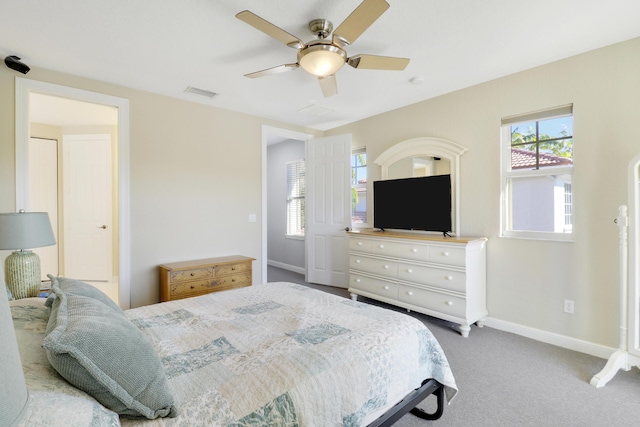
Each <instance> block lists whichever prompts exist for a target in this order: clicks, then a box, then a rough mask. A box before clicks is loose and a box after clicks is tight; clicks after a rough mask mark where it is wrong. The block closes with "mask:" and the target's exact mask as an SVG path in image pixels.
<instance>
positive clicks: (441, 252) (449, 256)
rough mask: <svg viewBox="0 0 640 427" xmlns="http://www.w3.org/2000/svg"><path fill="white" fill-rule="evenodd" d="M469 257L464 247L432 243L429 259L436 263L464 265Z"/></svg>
mask: <svg viewBox="0 0 640 427" xmlns="http://www.w3.org/2000/svg"><path fill="white" fill-rule="evenodd" d="M466 259H467V251H466V250H465V249H464V248H456V247H451V246H439V245H431V246H430V248H429V257H428V258H427V261H429V262H433V263H436V264H445V265H456V266H459V267H464V266H465V264H466Z"/></svg>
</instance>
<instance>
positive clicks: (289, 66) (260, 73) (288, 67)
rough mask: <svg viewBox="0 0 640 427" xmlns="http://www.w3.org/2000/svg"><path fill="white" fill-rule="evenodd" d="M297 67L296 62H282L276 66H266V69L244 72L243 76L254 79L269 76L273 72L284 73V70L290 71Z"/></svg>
mask: <svg viewBox="0 0 640 427" xmlns="http://www.w3.org/2000/svg"><path fill="white" fill-rule="evenodd" d="M296 68H298V64H283V65H278V66H277V67H272V68H267V69H266V70H260V71H256V72H254V73H249V74H245V75H244V76H245V77H249V78H252V79H255V78H256V77H264V76H271V75H273V74H279V73H284V72H285V71H291V70H295V69H296Z"/></svg>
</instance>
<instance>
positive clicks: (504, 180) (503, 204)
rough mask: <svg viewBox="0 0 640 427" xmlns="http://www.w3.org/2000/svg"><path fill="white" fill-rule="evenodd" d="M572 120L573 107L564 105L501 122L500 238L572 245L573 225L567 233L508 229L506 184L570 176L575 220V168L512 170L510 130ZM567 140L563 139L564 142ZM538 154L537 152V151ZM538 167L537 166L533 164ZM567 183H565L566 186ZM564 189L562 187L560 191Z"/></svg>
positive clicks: (509, 211) (509, 208)
mask: <svg viewBox="0 0 640 427" xmlns="http://www.w3.org/2000/svg"><path fill="white" fill-rule="evenodd" d="M567 116H571V117H572V122H573V123H575V121H574V116H573V104H569V105H564V106H561V107H556V108H553V109H548V110H541V111H536V112H533V113H529V114H522V115H517V116H511V117H507V118H503V119H502V122H501V126H500V152H501V156H500V237H506V238H517V239H529V240H548V241H557V242H573V241H574V238H575V228H574V227H573V223H572V226H571V231H569V232H552V231H530V230H513V229H511V228H510V227H511V211H512V210H511V200H510V188H509V182H510V180H511V179H518V178H529V177H552V176H554V177H555V176H559V175H569V176H570V177H571V182H570V185H571V190H572V191H571V202H572V204H571V213H570V215H571V218H572V220H574V219H575V183H574V182H573V175H574V164H573V162H572V164H571V166H544V167H538V168H537V169H516V170H512V169H511V148H512V143H511V126H513V125H516V124H518V123H526V122H532V121H535V122H536V128H538V125H539V124H538V122H540V121H545V120H549V119H554V118H560V117H567ZM574 136H575V132H574V131H573V130H572V135H571V137H572V138H574ZM564 139H566V138H564ZM546 141H547V140H538V141H535V142H536V143H542V142H546ZM536 153H537V151H536ZM572 160H573V156H572ZM536 163H537V162H536ZM566 184H567V183H565V185H566ZM563 188H564V187H563ZM562 210H563V215H564V213H565V212H566V203H563V205H562Z"/></svg>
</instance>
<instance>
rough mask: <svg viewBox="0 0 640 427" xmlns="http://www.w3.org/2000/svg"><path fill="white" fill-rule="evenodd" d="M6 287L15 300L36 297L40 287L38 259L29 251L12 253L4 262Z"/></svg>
mask: <svg viewBox="0 0 640 427" xmlns="http://www.w3.org/2000/svg"><path fill="white" fill-rule="evenodd" d="M4 274H5V280H6V282H7V286H8V287H9V289H10V290H11V293H13V297H14V298H15V299H20V298H29V297H37V296H38V292H39V291H40V286H41V285H42V280H41V276H40V257H38V255H37V254H36V253H34V252H31V251H14V252H12V253H11V255H9V256H8V257H7V259H6V260H5V261H4Z"/></svg>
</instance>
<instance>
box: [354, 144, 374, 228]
mask: <svg viewBox="0 0 640 427" xmlns="http://www.w3.org/2000/svg"><path fill="white" fill-rule="evenodd" d="M359 154H364V155H365V156H366V157H365V159H366V164H365V165H364V166H359V167H360V168H364V169H365V171H366V172H367V182H366V183H364V184H358V183H354V182H353V180H352V181H351V191H352V193H353V191H354V189H355V190H356V191H357V189H358V188H364V189H365V192H366V195H367V206H366V207H365V209H366V210H365V214H366V216H367V221H365V222H361V223H360V222H358V223H354V222H353V210H352V209H349V210H350V212H351V215H350V217H351V228H370V225H369V222H368V221H369V217H370V215H369V187H368V186H369V158H368V157H369V155H368V153H367V147H360V148H355V149H352V150H351V158H353V156H357V155H359ZM349 166H350V170H351V173H352V174H353V171H354V169H357V168H358V167H355V168H354V167H353V166H351V163H350V164H349ZM356 177H357V172H356ZM352 200H353V199H352Z"/></svg>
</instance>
